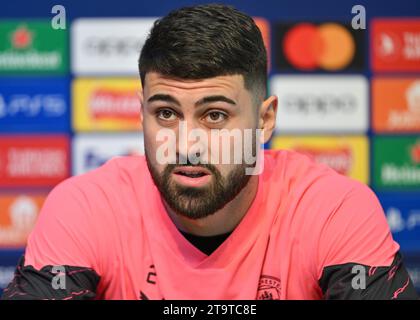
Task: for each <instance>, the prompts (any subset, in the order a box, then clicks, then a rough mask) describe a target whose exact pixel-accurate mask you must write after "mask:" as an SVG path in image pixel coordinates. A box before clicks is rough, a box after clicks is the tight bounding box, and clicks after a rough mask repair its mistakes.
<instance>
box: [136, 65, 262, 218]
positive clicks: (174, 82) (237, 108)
mask: <svg viewBox="0 0 420 320" xmlns="http://www.w3.org/2000/svg"><path fill="white" fill-rule="evenodd" d="M140 99H141V103H142V123H143V130H144V145H145V153H146V160H147V164H148V167H149V170H150V172H151V175H152V177H153V180H154V182H155V184H156V186H157V187H158V189H159V191H160V193H161V195H162V197H163V198H164V200H165V201H166V203H167V204H168V205H169V206H170V207H171V208H172V209H173V210H174V211H175V212H177V213H178V214H181V215H184V216H186V217H189V218H191V219H200V218H204V217H206V216H208V215H210V214H213V213H214V212H216V211H217V210H219V209H221V208H222V207H223V206H224V205H225V204H226V203H228V202H229V201H231V200H232V199H233V198H234V197H235V196H236V195H237V194H238V193H239V192H240V191H241V190H242V189H243V188H244V187H245V186H246V184H247V183H248V181H249V178H250V175H248V174H246V173H245V168H246V167H249V166H250V164H249V163H246V161H245V160H244V158H243V159H242V160H241V161H240V162H239V163H238V162H236V163H234V152H237V151H238V150H237V149H235V148H234V147H233V146H234V144H235V143H238V141H236V142H235V141H234V139H235V138H234V135H232V136H230V137H229V138H228V139H227V140H226V136H225V138H223V136H220V135H219V136H217V132H220V131H221V130H222V129H227V130H229V131H230V132H232V131H231V130H233V129H235V131H236V132H237V133H238V132H240V133H241V134H242V138H243V139H242V144H239V146H242V147H241V150H240V152H241V153H242V154H243V155H245V154H246V153H254V155H255V150H256V148H255V139H253V140H252V143H251V144H249V143H248V146H244V145H245V143H244V142H245V137H244V132H245V129H247V130H252V132H254V138H255V130H256V129H257V127H258V124H259V107H258V106H256V105H255V102H254V101H255V99H253V97H252V95H251V93H250V92H249V91H248V90H246V89H245V87H244V81H243V77H242V76H241V75H229V76H218V77H214V78H209V79H204V80H183V79H174V78H168V77H165V76H162V75H161V74H158V73H155V72H149V73H147V74H146V78H145V85H144V88H143V92H142V94H141V96H140ZM225 131H226V130H225ZM162 132H172V133H173V134H174V137H176V143H175V145H171V147H170V150H167V152H172V153H173V154H174V155H176V161H175V163H168V161H164V160H163V159H162V152H161V151H162V146H163V144H164V143H165V141H158V140H159V139H157V137H158V136H159V135H161V134H162ZM196 132H200V135H197V134H195V133H196ZM212 132H213V135H212ZM214 133H216V135H214ZM194 134H195V135H194ZM226 143H228V144H229V143H230V147H229V145H228V146H227V145H226ZM235 150H236V151H235ZM226 152H227V153H228V154H227V155H226ZM223 153H225V154H223ZM166 154H168V153H166ZM192 156H195V159H196V160H197V159H198V161H199V163H197V162H194V163H192V162H191V161H190V160H191V159H192ZM223 156H229V162H228V163H226V161H223V160H222V157H223ZM204 159H207V160H204ZM226 159H227V158H225V160H226ZM203 162H204V163H203ZM253 164H255V163H253ZM253 164H251V165H253Z"/></svg>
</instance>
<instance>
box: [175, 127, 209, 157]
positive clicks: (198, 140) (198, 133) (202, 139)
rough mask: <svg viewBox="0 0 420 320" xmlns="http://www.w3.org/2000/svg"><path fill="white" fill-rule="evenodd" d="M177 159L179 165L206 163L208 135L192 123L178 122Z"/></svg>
mask: <svg viewBox="0 0 420 320" xmlns="http://www.w3.org/2000/svg"><path fill="white" fill-rule="evenodd" d="M177 139H178V141H177V157H178V161H179V163H180V164H187V163H191V164H199V163H207V160H206V156H207V153H208V135H207V132H206V131H205V130H204V129H202V128H200V127H199V126H198V125H197V124H196V123H195V122H194V121H192V120H190V121H187V120H183V121H180V123H179V127H178V137H177Z"/></svg>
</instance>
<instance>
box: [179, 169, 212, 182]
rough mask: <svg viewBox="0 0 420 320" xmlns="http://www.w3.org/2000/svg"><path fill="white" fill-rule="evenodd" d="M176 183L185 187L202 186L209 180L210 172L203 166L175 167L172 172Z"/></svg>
mask: <svg viewBox="0 0 420 320" xmlns="http://www.w3.org/2000/svg"><path fill="white" fill-rule="evenodd" d="M172 174H173V178H174V180H175V182H176V183H178V184H180V185H184V186H187V187H204V186H205V185H207V184H208V183H209V182H210V180H211V176H212V175H211V172H210V171H209V170H208V169H206V168H203V167H192V166H184V167H177V168H176V169H175V170H174V171H173V172H172Z"/></svg>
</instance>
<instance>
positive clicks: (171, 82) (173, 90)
mask: <svg viewBox="0 0 420 320" xmlns="http://www.w3.org/2000/svg"><path fill="white" fill-rule="evenodd" d="M143 90H144V95H145V96H151V95H154V94H157V93H169V94H174V95H183V94H186V93H188V94H189V95H194V94H198V95H199V94H208V93H209V92H211V93H212V94H225V95H230V96H232V97H234V96H239V95H241V94H243V93H246V92H247V90H246V89H245V86H244V79H243V76H242V75H224V76H217V77H214V78H207V79H199V80H195V79H194V80H191V79H179V78H171V77H167V76H164V75H161V74H159V73H156V72H148V73H147V74H146V77H145V83H144V88H143Z"/></svg>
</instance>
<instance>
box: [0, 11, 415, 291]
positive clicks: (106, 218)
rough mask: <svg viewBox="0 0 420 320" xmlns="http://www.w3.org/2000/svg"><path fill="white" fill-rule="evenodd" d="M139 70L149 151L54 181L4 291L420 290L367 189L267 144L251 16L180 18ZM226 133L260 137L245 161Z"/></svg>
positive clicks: (261, 56) (184, 14)
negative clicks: (267, 147)
mask: <svg viewBox="0 0 420 320" xmlns="http://www.w3.org/2000/svg"><path fill="white" fill-rule="evenodd" d="M139 69H140V76H141V81H142V88H143V89H142V92H141V93H140V100H141V105H142V110H141V120H142V124H143V130H144V139H145V141H144V143H145V157H142V156H132V157H117V158H114V159H112V160H110V161H108V162H107V163H106V164H105V165H104V166H102V167H100V168H98V169H96V170H94V171H92V172H90V173H87V174H85V175H81V176H77V177H72V178H70V179H68V180H66V181H64V182H62V183H61V184H60V185H58V186H57V187H56V188H55V189H54V190H53V191H52V192H51V193H50V195H49V196H48V199H47V200H46V202H45V204H44V206H43V209H42V211H41V213H40V216H39V220H38V222H37V225H36V227H35V229H34V230H33V232H32V234H31V235H30V237H29V240H28V245H27V248H26V252H25V256H24V257H22V259H21V261H20V264H19V266H18V267H17V269H16V273H15V278H14V280H13V281H12V282H11V284H10V285H9V286H8V288H7V289H6V290H5V292H4V295H3V298H5V299H92V298H96V299H411V298H413V299H414V298H416V293H415V291H414V288H413V285H412V283H411V280H410V278H409V276H408V274H407V271H406V269H405V268H404V266H403V262H402V258H401V256H400V254H399V253H398V251H399V246H398V244H397V243H395V242H394V241H393V239H392V236H391V233H390V230H389V228H388V226H387V222H386V219H385V216H384V213H383V211H382V208H381V206H380V204H379V202H378V200H377V198H376V197H375V195H374V194H373V192H372V191H371V190H370V189H369V188H368V187H366V186H364V185H362V184H361V183H358V182H356V181H353V180H350V179H348V178H346V177H344V176H341V175H339V174H337V173H335V172H334V171H333V170H331V169H329V168H327V167H326V166H322V165H317V164H315V163H313V162H312V161H311V160H310V159H308V158H306V157H305V156H303V155H300V154H298V153H294V152H288V151H262V150H259V148H256V147H255V145H257V146H259V145H260V144H261V143H266V142H268V141H269V139H270V137H271V135H272V133H273V129H274V125H275V118H276V108H277V98H276V97H275V96H269V97H268V98H267V97H266V94H267V93H266V83H267V73H266V70H267V58H266V51H265V48H264V45H263V41H262V38H261V34H260V32H259V30H258V28H257V27H256V25H255V24H254V22H253V20H252V19H251V18H250V17H249V16H247V15H245V14H243V13H241V12H239V11H237V10H235V9H234V8H232V7H227V6H222V5H201V6H195V7H188V8H182V9H180V10H176V11H173V12H171V13H169V14H168V15H167V16H166V17H164V18H162V19H160V20H158V21H157V22H156V23H155V25H154V27H153V28H152V30H151V33H150V35H149V37H148V39H147V41H146V43H145V45H144V47H143V49H142V52H141V55H140V59H139ZM223 130H225V132H226V131H227V132H233V131H234V130H236V132H239V133H240V135H239V137H240V138H241V137H242V138H245V134H246V131H247V130H248V131H249V130H251V132H252V133H253V134H252V139H251V140H252V142H254V143H255V145H254V143H251V144H249V143H248V144H246V143H243V146H242V144H241V146H242V147H241V149H240V150H239V151H240V152H239V155H242V156H244V158H246V159H248V160H249V159H251V160H252V159H253V161H245V160H244V158H242V161H234V160H233V159H237V158H235V156H237V155H238V152H237V148H236V151H235V148H231V147H226V143H228V142H232V141H233V140H235V139H234V136H233V135H231V136H228V138H227V139H224V138H223V137H222V136H221V135H217V134H218V133H221V132H222V131H223ZM170 133H173V135H174V137H175V143H169V142H168V141H169V140H171V136H170ZM191 133H193V134H192V136H194V137H196V138H197V137H198V136H201V137H203V136H204V138H202V139H190V138H191ZM259 133H260V134H259ZM213 134H214V135H213ZM197 141H198V142H197ZM243 141H245V139H242V142H243ZM172 142H174V141H173V140H172ZM215 142H217V143H220V144H217V143H215ZM165 146H166V148H165ZM219 152H221V153H222V155H223V156H226V155H228V156H232V157H231V158H230V161H220V159H218V158H220V157H217V156H215V155H216V153H219ZM261 157H262V159H261ZM238 159H239V160H241V159H240V157H239V158H238ZM259 159H260V160H261V161H260V160H259ZM217 160H218V161H217ZM249 169H251V170H249ZM259 171H261V172H259ZM60 268H61V269H60ZM58 272H60V273H58ZM60 277H61V278H60ZM61 280H63V281H61Z"/></svg>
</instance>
